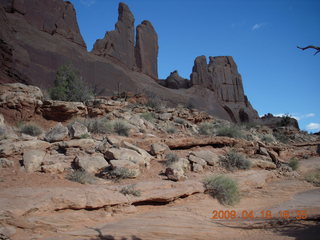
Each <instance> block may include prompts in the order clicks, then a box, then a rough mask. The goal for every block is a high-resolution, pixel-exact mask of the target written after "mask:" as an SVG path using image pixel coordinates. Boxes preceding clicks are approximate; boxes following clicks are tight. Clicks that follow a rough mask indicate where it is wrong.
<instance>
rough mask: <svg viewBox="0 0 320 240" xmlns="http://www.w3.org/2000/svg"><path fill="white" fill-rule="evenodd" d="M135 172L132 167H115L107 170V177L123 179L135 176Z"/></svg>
mask: <svg viewBox="0 0 320 240" xmlns="http://www.w3.org/2000/svg"><path fill="white" fill-rule="evenodd" d="M135 175H136V174H135V172H134V171H133V170H131V169H128V168H125V167H117V168H114V169H110V170H107V172H106V177H107V178H109V179H114V180H116V181H117V180H121V179H126V178H133V177H134V176H135Z"/></svg>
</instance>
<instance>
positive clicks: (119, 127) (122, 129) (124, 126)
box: [113, 120, 130, 137]
mask: <svg viewBox="0 0 320 240" xmlns="http://www.w3.org/2000/svg"><path fill="white" fill-rule="evenodd" d="M113 131H114V132H115V133H117V134H118V135H120V136H126V137H128V136H129V131H130V126H129V125H128V123H126V122H124V121H121V120H118V121H115V122H114V123H113Z"/></svg>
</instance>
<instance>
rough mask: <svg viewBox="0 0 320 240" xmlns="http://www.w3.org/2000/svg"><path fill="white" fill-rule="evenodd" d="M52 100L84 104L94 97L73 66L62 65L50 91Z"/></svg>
mask: <svg viewBox="0 0 320 240" xmlns="http://www.w3.org/2000/svg"><path fill="white" fill-rule="evenodd" d="M49 93H50V97H51V99H52V100H61V101H71V102H83V101H86V100H88V99H89V98H91V97H92V95H93V94H92V90H91V89H90V88H89V87H88V86H87V85H86V83H85V82H84V81H83V80H82V78H81V77H80V74H79V72H78V71H77V70H76V69H74V67H73V66H72V65H62V66H61V67H60V68H59V69H58V71H57V73H56V77H55V80H54V82H53V87H52V88H51V89H50V90H49Z"/></svg>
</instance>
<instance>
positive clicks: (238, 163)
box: [220, 150, 251, 171]
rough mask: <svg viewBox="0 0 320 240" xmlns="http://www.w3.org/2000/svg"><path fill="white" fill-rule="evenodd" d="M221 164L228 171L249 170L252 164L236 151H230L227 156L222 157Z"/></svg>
mask: <svg viewBox="0 0 320 240" xmlns="http://www.w3.org/2000/svg"><path fill="white" fill-rule="evenodd" d="M220 163H221V165H222V166H224V167H225V168H226V169H228V170H230V171H234V170H236V169H249V168H250V167H251V162H250V161H249V160H248V159H246V158H245V157H244V156H243V155H242V154H240V153H237V152H236V151H234V150H231V151H229V152H228V153H227V154H226V155H224V156H221V157H220Z"/></svg>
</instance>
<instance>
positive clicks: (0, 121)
mask: <svg viewBox="0 0 320 240" xmlns="http://www.w3.org/2000/svg"><path fill="white" fill-rule="evenodd" d="M3 125H4V116H3V115H2V114H1V113H0V127H1V126H3Z"/></svg>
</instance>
